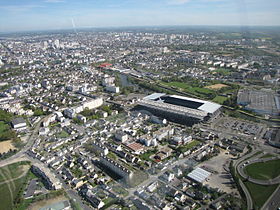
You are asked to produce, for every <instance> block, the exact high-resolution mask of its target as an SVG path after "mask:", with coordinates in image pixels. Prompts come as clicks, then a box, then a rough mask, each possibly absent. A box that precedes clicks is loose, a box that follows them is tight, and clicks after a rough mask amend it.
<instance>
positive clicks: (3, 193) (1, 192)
mask: <svg viewBox="0 0 280 210" xmlns="http://www.w3.org/2000/svg"><path fill="white" fill-rule="evenodd" d="M24 184H25V177H22V178H20V179H17V180H15V181H13V184H11V182H10V184H9V183H6V184H1V185H0V203H1V205H0V210H7V209H13V201H14V199H15V198H16V197H17V195H18V193H19V191H20V189H21V188H22V187H23V186H24ZM9 186H10V188H9ZM10 189H11V191H10Z"/></svg>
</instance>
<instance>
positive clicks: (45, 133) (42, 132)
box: [39, 127, 50, 136]
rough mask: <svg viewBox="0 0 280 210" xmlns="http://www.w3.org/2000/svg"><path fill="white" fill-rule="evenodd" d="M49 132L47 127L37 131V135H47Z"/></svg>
mask: <svg viewBox="0 0 280 210" xmlns="http://www.w3.org/2000/svg"><path fill="white" fill-rule="evenodd" d="M49 131H50V129H49V128H48V127H44V128H40V129H39V135H40V136H44V135H47V134H48V133H49Z"/></svg>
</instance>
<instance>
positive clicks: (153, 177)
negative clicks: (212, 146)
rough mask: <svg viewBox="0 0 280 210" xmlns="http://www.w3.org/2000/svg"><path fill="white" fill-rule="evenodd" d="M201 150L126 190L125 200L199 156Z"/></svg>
mask: <svg viewBox="0 0 280 210" xmlns="http://www.w3.org/2000/svg"><path fill="white" fill-rule="evenodd" d="M202 149H203V148H200V149H199V150H197V151H196V152H195V153H192V154H190V155H188V156H187V157H185V158H183V159H179V160H177V161H176V162H174V163H170V164H169V165H168V166H166V168H165V169H164V170H162V171H161V172H160V173H158V174H157V175H150V176H149V178H148V179H147V180H145V181H144V182H142V183H141V184H139V185H138V186H136V187H134V188H131V189H128V192H129V194H128V195H127V196H126V197H125V199H127V198H128V197H130V196H132V195H133V194H134V193H135V192H136V191H137V190H138V189H141V188H143V187H145V186H148V185H150V184H152V183H153V182H155V181H157V180H158V179H159V177H160V176H162V175H163V174H164V173H165V172H166V171H169V170H171V169H172V168H173V167H175V166H179V165H182V164H184V163H185V162H186V161H187V160H189V159H191V158H193V157H194V156H196V155H197V154H199V153H200V151H201V150H202ZM161 181H162V180H161Z"/></svg>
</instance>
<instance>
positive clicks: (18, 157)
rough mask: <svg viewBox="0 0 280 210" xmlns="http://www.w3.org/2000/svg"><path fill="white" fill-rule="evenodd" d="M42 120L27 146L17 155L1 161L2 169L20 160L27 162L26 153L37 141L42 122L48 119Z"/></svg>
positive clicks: (28, 140)
mask: <svg viewBox="0 0 280 210" xmlns="http://www.w3.org/2000/svg"><path fill="white" fill-rule="evenodd" d="M46 117H47V116H46ZM46 117H44V118H42V119H41V120H40V121H39V122H38V123H37V125H36V126H35V128H34V130H33V131H32V134H31V135H30V136H29V138H28V139H27V140H26V141H27V143H26V145H24V147H23V148H22V149H21V150H20V151H19V152H17V153H16V154H14V155H13V156H11V157H9V158H7V159H5V160H1V161H0V167H3V166H5V165H9V164H11V163H14V162H18V161H20V160H25V157H24V156H25V152H26V151H27V150H29V149H30V148H31V147H32V145H33V144H34V141H35V138H36V137H37V135H38V131H39V129H40V125H41V122H42V121H43V120H44V119H45V118H46Z"/></svg>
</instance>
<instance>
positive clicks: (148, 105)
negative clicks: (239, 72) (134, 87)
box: [138, 93, 221, 125]
mask: <svg viewBox="0 0 280 210" xmlns="http://www.w3.org/2000/svg"><path fill="white" fill-rule="evenodd" d="M138 105H139V109H144V110H147V111H149V112H151V113H152V114H153V115H156V116H158V117H163V118H166V119H167V120H169V121H172V122H176V123H180V124H185V125H193V124H196V123H199V122H202V121H207V120H209V119H210V118H211V117H214V116H217V115H218V114H219V113H220V109H221V105H219V104H216V103H213V102H209V101H204V100H200V99H195V98H189V97H184V96H178V95H166V94H164V93H153V94H151V95H149V96H146V97H144V98H143V99H142V100H141V101H140V102H139V103H138Z"/></svg>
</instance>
